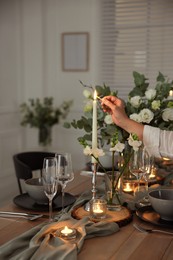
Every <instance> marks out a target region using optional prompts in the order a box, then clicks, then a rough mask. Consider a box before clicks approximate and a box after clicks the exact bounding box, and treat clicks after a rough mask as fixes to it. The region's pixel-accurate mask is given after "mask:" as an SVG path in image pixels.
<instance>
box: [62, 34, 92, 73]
mask: <svg viewBox="0 0 173 260" xmlns="http://www.w3.org/2000/svg"><path fill="white" fill-rule="evenodd" d="M88 69H89V33H87V32H70V33H62V70H63V71H74V72H75V71H88Z"/></svg>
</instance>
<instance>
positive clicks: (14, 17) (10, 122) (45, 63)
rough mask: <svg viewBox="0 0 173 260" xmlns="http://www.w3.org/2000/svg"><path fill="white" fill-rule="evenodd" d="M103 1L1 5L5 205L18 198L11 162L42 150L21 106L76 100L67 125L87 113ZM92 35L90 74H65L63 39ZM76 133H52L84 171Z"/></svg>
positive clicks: (16, 0)
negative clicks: (23, 153)
mask: <svg viewBox="0 0 173 260" xmlns="http://www.w3.org/2000/svg"><path fill="white" fill-rule="evenodd" d="M99 6H100V1H97V0H94V1H93V0H87V1H86V0H29V1H28V0H1V1H0V165H1V167H0V168H1V171H0V203H1V202H5V201H6V200H7V199H9V198H12V197H14V195H17V194H18V187H17V182H16V178H15V174H14V166H13V161H12V156H13V154H14V153H18V152H20V151H25V150H35V149H39V147H38V130H37V129H36V128H30V127H21V126H20V111H19V106H20V104H21V103H23V102H25V101H28V99H29V98H36V97H39V98H43V97H45V96H53V97H54V102H55V104H56V105H57V106H58V105H60V104H61V103H62V101H63V100H69V99H72V100H73V101H74V103H73V107H72V108H71V112H70V114H69V117H68V119H69V120H70V119H73V118H77V117H79V116H80V114H81V113H82V107H83V97H82V92H83V88H82V86H81V84H80V83H79V80H82V81H83V82H84V83H86V84H98V83H99V48H100V44H99V43H100V40H99V37H100V23H99V20H100V17H99V14H100V12H99V8H100V7H99ZM64 32H88V33H89V70H88V71H86V72H65V71H63V70H62V64H61V60H62V46H61V34H62V33H64ZM78 136H79V133H78V131H77V130H73V129H71V130H67V129H64V128H63V127H62V124H59V125H57V126H54V127H53V142H52V150H54V151H69V152H71V153H72V158H73V165H74V169H75V170H76V169H81V168H83V167H84V166H85V161H86V158H85V157H84V155H83V153H82V147H81V146H80V145H79V144H78V141H77V137H78Z"/></svg>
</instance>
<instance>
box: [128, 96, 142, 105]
mask: <svg viewBox="0 0 173 260" xmlns="http://www.w3.org/2000/svg"><path fill="white" fill-rule="evenodd" d="M130 103H131V105H132V106H133V107H136V108H138V107H139V106H140V103H141V97H140V96H134V97H131V99H130Z"/></svg>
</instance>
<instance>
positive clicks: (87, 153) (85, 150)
mask: <svg viewBox="0 0 173 260" xmlns="http://www.w3.org/2000/svg"><path fill="white" fill-rule="evenodd" d="M83 153H84V154H85V155H91V154H92V149H91V148H90V147H89V146H86V147H85V148H84V150H83Z"/></svg>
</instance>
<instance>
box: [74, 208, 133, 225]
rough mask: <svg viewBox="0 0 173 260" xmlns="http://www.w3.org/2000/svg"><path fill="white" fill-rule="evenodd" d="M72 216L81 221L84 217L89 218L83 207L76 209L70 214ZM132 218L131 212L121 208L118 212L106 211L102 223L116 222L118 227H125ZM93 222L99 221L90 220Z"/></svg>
mask: <svg viewBox="0 0 173 260" xmlns="http://www.w3.org/2000/svg"><path fill="white" fill-rule="evenodd" d="M72 216H73V217H74V218H76V219H82V218H84V217H89V216H90V212H88V211H86V210H85V209H84V206H82V207H79V208H76V209H74V210H73V212H72ZM132 218H133V215H132V212H131V211H130V210H129V209H127V208H126V207H122V209H121V210H120V211H110V210H107V214H106V218H105V219H103V220H102V221H107V222H116V223H117V224H118V225H119V227H122V226H125V225H127V224H128V223H129V222H131V220H132ZM91 220H92V221H94V222H98V221H100V220H97V219H91Z"/></svg>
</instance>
